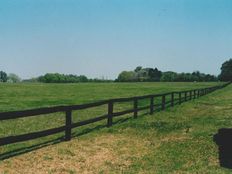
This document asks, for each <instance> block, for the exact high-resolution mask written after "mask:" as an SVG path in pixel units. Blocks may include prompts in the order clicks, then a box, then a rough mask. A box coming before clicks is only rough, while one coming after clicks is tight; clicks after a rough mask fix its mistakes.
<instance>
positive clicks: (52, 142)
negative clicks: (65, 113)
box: [0, 114, 145, 161]
mask: <svg viewBox="0 0 232 174" xmlns="http://www.w3.org/2000/svg"><path fill="white" fill-rule="evenodd" d="M143 115H145V114H141V115H140V116H143ZM130 119H132V117H128V118H122V119H118V120H117V121H115V122H113V125H115V124H118V123H123V122H126V121H128V120H130ZM105 127H107V125H97V126H95V127H93V128H85V129H83V130H81V131H80V132H79V133H76V132H74V133H72V138H75V137H80V136H82V135H85V134H88V133H90V132H93V131H97V130H100V129H102V128H105ZM63 141H65V140H64V137H63V136H60V137H58V138H54V139H52V140H49V141H45V142H42V143H38V144H35V145H32V146H25V147H23V148H18V149H14V150H10V151H7V152H4V153H0V161H1V160H5V159H9V158H11V157H14V156H18V155H21V154H24V153H27V152H31V151H33V150H37V149H41V148H43V147H46V146H50V145H55V144H58V143H60V142H63Z"/></svg>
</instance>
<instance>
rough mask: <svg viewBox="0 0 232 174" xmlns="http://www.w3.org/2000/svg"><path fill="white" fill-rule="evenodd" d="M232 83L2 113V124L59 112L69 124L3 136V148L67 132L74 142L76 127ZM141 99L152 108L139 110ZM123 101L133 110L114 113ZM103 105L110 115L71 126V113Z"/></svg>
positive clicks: (161, 105)
mask: <svg viewBox="0 0 232 174" xmlns="http://www.w3.org/2000/svg"><path fill="white" fill-rule="evenodd" d="M229 84H230V83H226V84H223V85H219V86H214V87H209V88H202V89H194V90H188V91H179V92H169V93H164V94H156V95H145V96H137V97H128V98H117V99H110V100H105V101H100V102H95V103H89V104H83V105H72V106H57V107H50V108H41V109H32V110H25V111H14V112H3V113H0V121H2V120H10V119H17V118H23V117H31V116H40V115H43V114H51V113H56V112H63V113H65V115H66V124H65V125H64V126H61V127H58V128H52V129H48V130H44V131H39V132H34V133H28V134H23V135H16V136H9V137H3V138H0V146H2V145H7V144H12V143H17V142H22V141H27V140H32V139H36V138H40V137H45V136H48V135H52V134H56V133H59V132H65V140H67V141H69V140H71V131H72V129H73V128H76V127H80V126H84V125H87V124H91V123H95V122H98V121H101V120H105V119H107V126H108V127H110V126H112V123H113V118H114V117H118V116H122V115H125V114H129V113H133V117H134V118H137V117H138V112H139V111H142V110H147V109H149V111H150V112H149V113H150V114H153V113H154V111H156V110H165V109H166V108H167V107H173V106H175V105H176V104H181V103H183V102H186V101H188V100H192V99H196V98H198V97H200V96H203V95H206V94H208V93H211V92H213V91H215V90H218V89H221V88H224V87H226V86H227V85H229ZM168 97H170V100H167V98H168ZM142 99H149V100H150V102H149V103H150V104H149V106H143V107H138V101H139V100H142ZM157 99H159V100H160V101H161V103H159V104H154V101H155V100H157ZM121 102H133V108H132V109H129V110H125V111H120V112H114V103H121ZM102 105H108V113H107V114H105V115H102V116H98V117H95V118H91V119H88V120H84V121H80V122H77V123H72V111H75V110H82V109H87V108H93V107H97V106H102Z"/></svg>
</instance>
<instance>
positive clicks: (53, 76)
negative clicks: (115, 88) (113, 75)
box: [32, 73, 112, 83]
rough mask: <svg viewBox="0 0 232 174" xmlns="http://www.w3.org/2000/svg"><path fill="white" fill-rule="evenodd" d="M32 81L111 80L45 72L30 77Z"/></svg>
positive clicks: (78, 81) (75, 81) (73, 81)
mask: <svg viewBox="0 0 232 174" xmlns="http://www.w3.org/2000/svg"><path fill="white" fill-rule="evenodd" d="M32 80H33V81H37V82H43V83H80V82H112V80H105V79H97V78H95V79H88V78H87V77H86V76H84V75H80V76H77V75H73V74H69V75H66V74H59V73H47V74H45V75H44V76H40V77H38V78H35V79H32Z"/></svg>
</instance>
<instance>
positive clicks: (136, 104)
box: [134, 98, 138, 118]
mask: <svg viewBox="0 0 232 174" xmlns="http://www.w3.org/2000/svg"><path fill="white" fill-rule="evenodd" d="M137 109H138V99H137V98H135V99H134V118H137V117H138V110H137Z"/></svg>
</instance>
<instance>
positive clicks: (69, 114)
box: [65, 110, 72, 141]
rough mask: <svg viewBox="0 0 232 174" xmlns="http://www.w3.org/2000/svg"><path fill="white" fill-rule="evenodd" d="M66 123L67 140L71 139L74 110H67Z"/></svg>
mask: <svg viewBox="0 0 232 174" xmlns="http://www.w3.org/2000/svg"><path fill="white" fill-rule="evenodd" d="M65 121H66V124H65V141H70V140H71V131H72V127H71V126H72V111H71V110H68V111H66V120H65Z"/></svg>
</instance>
